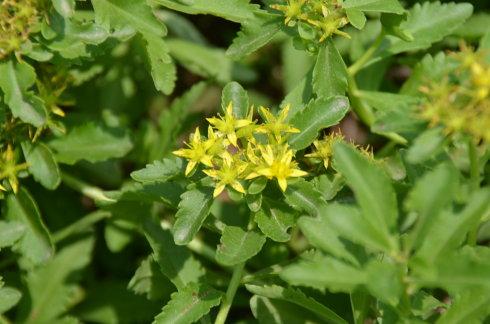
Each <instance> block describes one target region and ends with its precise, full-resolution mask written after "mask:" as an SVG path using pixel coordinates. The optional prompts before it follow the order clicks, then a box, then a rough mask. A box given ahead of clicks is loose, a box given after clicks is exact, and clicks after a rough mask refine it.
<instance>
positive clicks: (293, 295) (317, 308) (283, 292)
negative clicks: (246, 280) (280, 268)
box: [246, 284, 347, 324]
mask: <svg viewBox="0 0 490 324" xmlns="http://www.w3.org/2000/svg"><path fill="white" fill-rule="evenodd" d="M246 288H247V290H248V291H250V292H251V293H253V294H256V295H259V296H263V297H267V298H272V299H278V300H285V301H288V302H290V303H293V304H296V305H298V306H301V307H303V308H305V309H308V310H310V311H312V312H314V313H315V314H317V315H318V316H320V318H322V319H323V320H325V321H327V322H329V323H339V324H340V323H342V324H346V323H347V321H345V320H344V319H343V318H342V317H340V316H339V315H337V314H336V313H335V312H334V311H333V310H331V309H330V308H328V307H326V306H324V305H322V304H320V303H319V302H318V301H316V300H315V299H313V298H311V297H308V296H307V295H305V294H304V293H303V292H302V291H301V290H299V289H295V288H291V287H289V288H284V287H282V286H279V285H265V286H259V285H253V284H248V285H246Z"/></svg>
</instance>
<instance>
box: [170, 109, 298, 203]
mask: <svg viewBox="0 0 490 324" xmlns="http://www.w3.org/2000/svg"><path fill="white" fill-rule="evenodd" d="M288 112H289V107H288V106H286V107H285V108H283V109H282V110H281V111H280V112H279V114H278V115H274V114H272V113H271V112H270V110H269V109H268V108H265V107H260V113H261V115H262V117H263V119H264V122H263V123H262V124H258V123H257V121H256V120H254V119H253V108H250V111H249V114H248V116H247V117H246V118H243V119H239V118H236V116H235V115H234V113H233V106H232V104H231V103H230V104H229V105H228V106H227V107H226V109H225V112H224V115H218V117H212V118H208V119H207V121H208V122H209V126H208V134H207V137H203V136H202V135H201V133H200V131H199V128H196V130H195V132H194V133H193V134H191V135H190V137H189V142H188V143H186V146H187V148H182V149H180V150H177V151H175V152H173V153H174V154H175V155H177V156H180V157H183V158H185V159H187V161H188V164H187V167H186V170H185V174H186V176H188V175H190V174H191V173H192V172H193V170H195V168H196V166H197V165H198V164H202V165H204V166H205V167H206V169H205V170H204V171H203V172H204V173H205V174H207V175H208V176H209V177H211V178H213V179H214V180H215V183H216V187H215V190H214V196H215V197H216V196H218V195H219V194H220V193H221V192H222V191H223V190H224V189H225V187H227V186H229V187H231V188H233V189H234V190H236V191H238V192H241V193H246V190H245V188H244V186H243V184H244V183H245V182H246V181H247V180H251V179H254V178H257V177H265V178H267V179H269V180H272V179H276V180H277V183H278V184H279V187H280V188H281V190H283V191H285V190H286V188H287V185H288V183H287V179H288V178H292V177H302V176H305V175H307V173H306V172H305V171H302V170H300V169H299V167H298V164H297V162H296V161H295V160H294V151H293V150H292V149H291V148H290V147H289V145H288V143H287V137H288V134H291V133H297V132H299V130H298V129H296V128H294V127H292V126H291V125H289V124H287V123H286V118H287V115H288Z"/></svg>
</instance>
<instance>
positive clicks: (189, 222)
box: [172, 187, 213, 245]
mask: <svg viewBox="0 0 490 324" xmlns="http://www.w3.org/2000/svg"><path fill="white" fill-rule="evenodd" d="M181 199H182V200H181V201H180V203H179V208H178V210H177V213H176V214H175V218H176V221H175V223H174V227H173V230H172V232H173V234H174V240H175V244H177V245H186V244H188V243H189V242H190V241H192V239H193V238H194V236H195V235H196V234H197V232H199V229H200V228H201V226H202V224H203V223H204V221H205V220H206V217H208V215H209V210H210V208H211V204H212V203H213V190H212V188H209V187H200V188H196V189H192V190H189V191H186V192H184V193H183V194H182V196H181Z"/></svg>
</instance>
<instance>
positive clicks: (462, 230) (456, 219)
mask: <svg viewBox="0 0 490 324" xmlns="http://www.w3.org/2000/svg"><path fill="white" fill-rule="evenodd" d="M489 201H490V190H488V189H480V190H478V191H476V192H474V193H473V194H472V195H471V196H470V198H469V200H468V202H467V203H466V205H465V208H464V209H463V210H462V211H461V212H459V213H458V214H453V213H452V212H450V211H443V212H441V213H439V214H436V215H431V216H435V217H436V219H435V220H434V221H433V222H432V226H431V227H430V228H429V229H427V235H426V238H425V240H424V242H423V243H422V245H421V247H420V249H419V250H418V252H417V253H416V257H417V259H419V260H421V261H422V262H426V263H429V264H430V263H431V262H433V261H434V260H436V259H438V258H439V257H442V256H443V254H444V252H447V251H450V250H451V249H454V248H455V247H457V246H459V245H460V244H461V241H462V240H463V239H464V238H465V236H466V234H467V232H468V231H469V230H470V229H471V228H472V226H475V224H477V223H478V222H479V221H480V219H481V218H482V217H483V216H484V215H485V214H486V213H488V211H489V210H490V205H489V204H488V202H489Z"/></svg>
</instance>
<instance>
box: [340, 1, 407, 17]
mask: <svg viewBox="0 0 490 324" xmlns="http://www.w3.org/2000/svg"><path fill="white" fill-rule="evenodd" d="M342 7H343V8H344V9H357V10H361V11H366V12H371V11H374V12H390V13H396V14H402V13H404V12H405V9H403V7H402V5H401V4H400V2H398V0H345V1H344V2H343V3H342Z"/></svg>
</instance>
